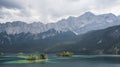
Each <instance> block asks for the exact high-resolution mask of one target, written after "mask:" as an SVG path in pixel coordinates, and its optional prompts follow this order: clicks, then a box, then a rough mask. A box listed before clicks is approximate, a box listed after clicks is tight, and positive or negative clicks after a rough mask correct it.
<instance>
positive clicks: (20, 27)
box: [0, 12, 120, 34]
mask: <svg viewBox="0 0 120 67" xmlns="http://www.w3.org/2000/svg"><path fill="white" fill-rule="evenodd" d="M119 24H120V17H119V16H118V17H117V16H115V15H114V14H111V13H109V14H102V15H94V14H93V13H91V12H86V13H85V14H83V15H81V16H79V17H69V18H68V19H63V20H61V21H58V22H56V23H48V24H43V23H41V22H34V23H31V24H27V23H25V22H21V21H14V22H12V23H11V22H7V23H3V24H0V32H4V31H6V32H7V33H8V34H19V33H23V32H24V33H32V34H38V33H43V32H46V31H48V30H50V29H55V30H56V31H58V32H61V31H62V32H66V31H72V32H74V33H75V34H83V33H86V32H88V31H91V30H98V29H104V28H107V27H110V26H114V25H119Z"/></svg>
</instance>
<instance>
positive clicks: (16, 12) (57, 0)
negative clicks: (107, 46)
mask: <svg viewBox="0 0 120 67" xmlns="http://www.w3.org/2000/svg"><path fill="white" fill-rule="evenodd" d="M119 7H120V0H0V22H7V21H15V20H16V21H17V20H19V21H25V22H28V23H29V22H34V21H42V22H43V23H49V22H54V21H58V20H60V19H62V18H67V17H68V16H79V15H81V14H83V13H84V12H87V11H91V12H94V13H96V14H102V13H114V14H116V15H118V14H120V12H119V11H118V9H119Z"/></svg>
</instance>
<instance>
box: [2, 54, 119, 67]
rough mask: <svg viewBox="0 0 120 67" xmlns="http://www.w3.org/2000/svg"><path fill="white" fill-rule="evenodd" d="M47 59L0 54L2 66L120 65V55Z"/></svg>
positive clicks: (83, 66) (92, 66) (82, 66)
mask: <svg viewBox="0 0 120 67" xmlns="http://www.w3.org/2000/svg"><path fill="white" fill-rule="evenodd" d="M48 58H49V59H48V60H47V61H42V62H26V61H23V59H22V58H19V57H16V55H6V56H0V67H120V55H74V56H73V57H57V56H55V55H52V54H51V55H48Z"/></svg>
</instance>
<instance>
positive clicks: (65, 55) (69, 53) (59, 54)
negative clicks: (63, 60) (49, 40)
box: [57, 51, 73, 57]
mask: <svg viewBox="0 0 120 67" xmlns="http://www.w3.org/2000/svg"><path fill="white" fill-rule="evenodd" d="M72 55H73V53H72V52H68V51H67V52H60V53H57V56H60V57H71V56H72Z"/></svg>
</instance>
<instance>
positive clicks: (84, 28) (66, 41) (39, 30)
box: [0, 12, 120, 54]
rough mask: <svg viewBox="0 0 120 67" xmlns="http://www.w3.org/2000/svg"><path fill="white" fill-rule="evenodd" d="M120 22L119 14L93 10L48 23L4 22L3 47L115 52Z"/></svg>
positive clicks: (1, 26)
mask: <svg viewBox="0 0 120 67" xmlns="http://www.w3.org/2000/svg"><path fill="white" fill-rule="evenodd" d="M119 25H120V17H119V16H116V15H114V14H112V13H108V14H102V15H95V14H93V13H91V12H86V13H84V14H83V15H81V16H78V17H69V18H67V19H62V20H60V21H58V22H56V23H48V24H43V23H41V22H34V23H30V24H28V23H26V22H22V21H14V22H6V23H1V24H0V51H1V52H21V51H23V52H35V51H39V52H48V53H55V52H61V51H72V52H75V53H81V54H98V53H100V52H102V53H105V54H114V51H115V50H114V48H115V47H118V48H119V47H120V46H119V44H120V41H119V40H120V34H119V33H120V26H119Z"/></svg>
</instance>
